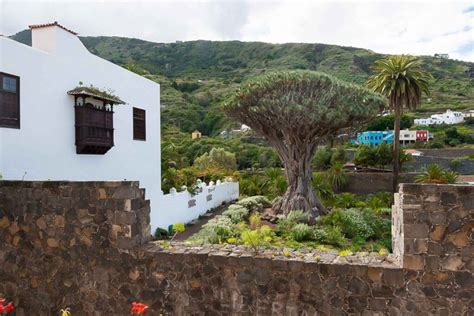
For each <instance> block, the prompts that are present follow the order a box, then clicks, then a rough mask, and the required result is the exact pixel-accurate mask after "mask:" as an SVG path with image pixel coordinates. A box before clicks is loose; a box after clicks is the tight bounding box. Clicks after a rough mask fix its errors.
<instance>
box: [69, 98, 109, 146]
mask: <svg viewBox="0 0 474 316" xmlns="http://www.w3.org/2000/svg"><path fill="white" fill-rule="evenodd" d="M113 113H114V112H113V111H108V110H105V109H97V108H94V107H93V106H88V105H84V106H76V107H75V116H76V125H75V127H76V152H77V153H78V154H89V155H103V154H105V153H106V152H107V151H109V149H110V148H112V147H113V146H114V128H113Z"/></svg>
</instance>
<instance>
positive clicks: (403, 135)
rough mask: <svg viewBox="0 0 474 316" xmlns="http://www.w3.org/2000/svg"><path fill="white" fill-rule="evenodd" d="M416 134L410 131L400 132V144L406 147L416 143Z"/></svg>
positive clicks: (403, 130)
mask: <svg viewBox="0 0 474 316" xmlns="http://www.w3.org/2000/svg"><path fill="white" fill-rule="evenodd" d="M416 132H417V131H410V130H408V129H402V130H400V143H401V144H404V145H405V144H411V143H414V142H416Z"/></svg>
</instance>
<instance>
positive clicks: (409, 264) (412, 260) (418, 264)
mask: <svg viewBox="0 0 474 316" xmlns="http://www.w3.org/2000/svg"><path fill="white" fill-rule="evenodd" d="M423 267H424V260H423V256H421V255H405V256H403V268H405V269H407V270H415V271H420V270H423Z"/></svg>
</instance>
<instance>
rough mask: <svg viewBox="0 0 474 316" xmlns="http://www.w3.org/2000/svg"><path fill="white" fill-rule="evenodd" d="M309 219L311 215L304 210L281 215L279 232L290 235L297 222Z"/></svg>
mask: <svg viewBox="0 0 474 316" xmlns="http://www.w3.org/2000/svg"><path fill="white" fill-rule="evenodd" d="M308 221H309V215H308V214H306V213H304V212H303V211H291V212H289V213H288V214H287V215H286V216H283V217H280V219H279V220H278V223H277V232H278V234H280V235H288V234H289V233H290V232H291V230H292V229H293V227H294V226H295V225H296V224H298V223H301V222H308Z"/></svg>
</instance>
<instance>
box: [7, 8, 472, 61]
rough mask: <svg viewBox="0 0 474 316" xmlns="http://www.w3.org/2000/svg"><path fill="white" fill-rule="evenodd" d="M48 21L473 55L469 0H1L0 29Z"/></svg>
mask: <svg viewBox="0 0 474 316" xmlns="http://www.w3.org/2000/svg"><path fill="white" fill-rule="evenodd" d="M53 21H58V22H59V23H60V24H62V25H64V26H66V27H67V28H70V29H72V30H74V31H76V32H78V33H79V34H80V35H82V36H97V35H107V36H126V37H135V38H140V39H145V40H149V41H154V42H174V41H176V40H183V41H187V40H196V39H207V40H243V41H263V42H272V43H285V42H305V43H327V44H337V45H345V46H354V47H362V48H368V49H371V50H373V51H376V52H380V53H392V54H397V53H408V54H415V55H433V54H435V53H448V54H449V55H450V57H451V58H455V59H462V60H468V61H474V1H453V0H445V1H435V0H431V1H418V2H414V1H383V0H381V1H363V0H358V1H317V0H314V1H295V0H293V1H290V0H288V1H284V0H281V1H258V0H253V1H243V0H220V1H218V0H215V1H170V0H168V1H158V0H155V1H117V0H115V1H111V0H102V1H67V0H64V1H60V0H56V1H11V0H0V34H4V35H11V34H14V33H16V32H18V31H21V30H23V29H25V28H27V26H28V25H29V24H38V23H47V22H53Z"/></svg>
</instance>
